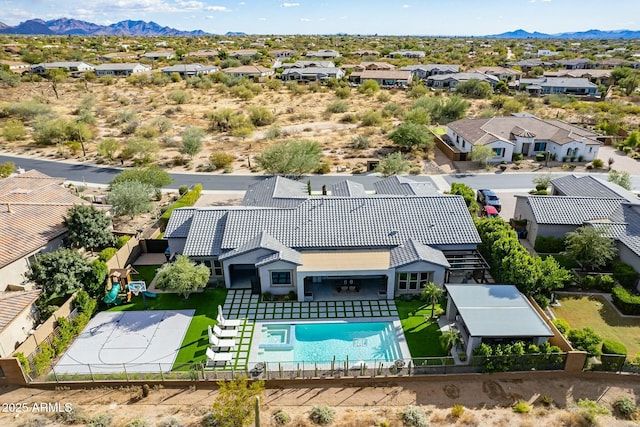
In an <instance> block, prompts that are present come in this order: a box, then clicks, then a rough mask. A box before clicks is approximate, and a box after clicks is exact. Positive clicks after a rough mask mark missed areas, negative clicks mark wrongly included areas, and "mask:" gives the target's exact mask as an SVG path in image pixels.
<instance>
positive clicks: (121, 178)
mask: <svg viewBox="0 0 640 427" xmlns="http://www.w3.org/2000/svg"><path fill="white" fill-rule="evenodd" d="M125 181H138V182H141V183H144V184H149V185H150V186H151V187H152V188H154V189H158V188H162V187H164V186H167V185H169V184H171V182H172V181H173V179H171V177H170V176H169V173H167V171H165V170H164V169H162V168H161V167H160V166H158V165H151V166H145V167H137V168H133V169H126V170H124V171H122V172H121V173H120V174H119V175H117V176H116V177H115V178H114V179H113V181H111V185H112V186H113V185H114V184H119V183H122V182H125Z"/></svg>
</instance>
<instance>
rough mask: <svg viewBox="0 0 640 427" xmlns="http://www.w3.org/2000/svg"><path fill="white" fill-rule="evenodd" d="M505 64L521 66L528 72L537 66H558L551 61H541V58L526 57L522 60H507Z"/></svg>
mask: <svg viewBox="0 0 640 427" xmlns="http://www.w3.org/2000/svg"><path fill="white" fill-rule="evenodd" d="M505 65H506V66H507V67H509V68H513V67H520V69H521V70H522V71H523V72H525V73H528V72H529V71H531V70H532V69H534V68H536V67H541V68H546V69H548V68H553V67H555V66H556V63H555V62H551V61H541V60H539V59H524V60H522V61H516V62H507V63H506V64H505Z"/></svg>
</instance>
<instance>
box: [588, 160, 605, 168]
mask: <svg viewBox="0 0 640 427" xmlns="http://www.w3.org/2000/svg"><path fill="white" fill-rule="evenodd" d="M591 164H592V165H593V167H594V168H596V169H602V168H603V167H604V162H603V161H602V159H594V160H593V162H591Z"/></svg>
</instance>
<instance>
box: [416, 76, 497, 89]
mask: <svg viewBox="0 0 640 427" xmlns="http://www.w3.org/2000/svg"><path fill="white" fill-rule="evenodd" d="M469 80H479V81H481V82H486V83H489V84H490V85H491V87H495V86H496V84H498V82H499V81H500V79H498V78H497V77H495V76H493V75H491V74H482V73H451V74H436V75H432V76H429V77H427V86H429V87H433V88H436V89H450V90H454V89H455V88H456V87H458V85H459V84H460V83H462V82H466V81H469Z"/></svg>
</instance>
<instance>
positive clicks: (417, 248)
mask: <svg viewBox="0 0 640 427" xmlns="http://www.w3.org/2000/svg"><path fill="white" fill-rule="evenodd" d="M417 261H425V262H430V263H432V264H436V265H441V266H443V267H447V268H449V267H451V265H450V264H449V261H447V258H446V257H445V256H444V254H443V253H442V251H439V250H437V249H434V248H432V247H430V246H427V245H423V244H422V243H420V242H418V241H416V240H414V239H409V240H407V242H406V243H405V244H404V245H400V246H398V247H395V248H393V249H391V265H390V267H392V268H395V267H400V266H402V265H407V264H411V263H413V262H417Z"/></svg>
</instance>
